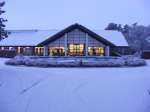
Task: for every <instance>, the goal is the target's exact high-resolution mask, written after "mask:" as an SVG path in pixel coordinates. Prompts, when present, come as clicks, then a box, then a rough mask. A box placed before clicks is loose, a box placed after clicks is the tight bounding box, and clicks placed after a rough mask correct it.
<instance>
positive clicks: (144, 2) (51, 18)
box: [4, 0, 150, 29]
mask: <svg viewBox="0 0 150 112" xmlns="http://www.w3.org/2000/svg"><path fill="white" fill-rule="evenodd" d="M5 1H6V5H5V7H4V10H6V11H7V12H6V14H5V16H6V17H7V19H8V23H7V28H8V29H62V28H64V27H66V26H68V25H71V24H73V23H80V24H82V25H85V26H87V27H89V28H91V29H104V28H105V26H107V24H108V23H110V22H116V23H121V24H126V23H127V24H132V23H134V22H138V23H139V24H144V25H148V24H150V13H149V12H150V8H149V6H150V1H149V0H5Z"/></svg>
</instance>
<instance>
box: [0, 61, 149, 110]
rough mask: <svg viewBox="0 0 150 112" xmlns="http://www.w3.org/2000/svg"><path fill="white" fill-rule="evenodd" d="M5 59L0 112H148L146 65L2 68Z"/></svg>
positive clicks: (0, 76)
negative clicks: (128, 66)
mask: <svg viewBox="0 0 150 112" xmlns="http://www.w3.org/2000/svg"><path fill="white" fill-rule="evenodd" d="M5 60H6V59H0V112H148V111H150V96H149V94H148V91H149V89H150V66H146V67H137V68H32V67H13V66H6V65H4V61H5ZM148 63H149V64H150V61H148Z"/></svg>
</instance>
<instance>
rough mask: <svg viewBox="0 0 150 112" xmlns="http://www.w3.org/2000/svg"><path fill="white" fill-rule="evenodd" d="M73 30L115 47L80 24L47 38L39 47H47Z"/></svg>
mask: <svg viewBox="0 0 150 112" xmlns="http://www.w3.org/2000/svg"><path fill="white" fill-rule="evenodd" d="M74 29H80V30H81V31H83V32H86V33H88V34H89V35H90V36H92V37H94V38H95V39H96V40H99V41H101V42H102V43H103V44H105V45H108V46H115V44H113V43H111V42H110V41H108V40H106V39H104V38H103V37H101V36H99V35H98V34H96V33H94V32H93V31H91V30H89V29H88V28H86V27H84V26H82V25H80V24H73V25H71V26H69V27H67V28H65V29H64V30H62V31H60V32H58V33H56V34H55V35H54V36H52V37H50V38H48V39H47V40H45V41H43V42H41V43H40V44H39V46H41V45H47V44H49V43H51V42H53V41H55V40H57V39H58V38H60V37H61V36H63V35H65V33H68V32H70V31H72V30H74Z"/></svg>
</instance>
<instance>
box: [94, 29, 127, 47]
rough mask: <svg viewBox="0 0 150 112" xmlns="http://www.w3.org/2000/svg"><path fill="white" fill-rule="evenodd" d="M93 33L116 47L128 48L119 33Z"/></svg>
mask: <svg viewBox="0 0 150 112" xmlns="http://www.w3.org/2000/svg"><path fill="white" fill-rule="evenodd" d="M94 32H95V33H96V34H98V35H100V36H101V37H103V38H104V39H106V40H108V41H110V42H111V43H113V44H115V45H116V46H128V42H127V40H126V39H125V37H124V36H123V34H122V33H121V32H118V31H111V30H94Z"/></svg>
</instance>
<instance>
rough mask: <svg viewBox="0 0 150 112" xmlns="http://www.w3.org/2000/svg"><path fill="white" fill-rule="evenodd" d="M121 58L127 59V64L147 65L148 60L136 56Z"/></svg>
mask: <svg viewBox="0 0 150 112" xmlns="http://www.w3.org/2000/svg"><path fill="white" fill-rule="evenodd" d="M121 59H124V60H125V66H145V65H146V61H145V60H144V59H141V58H139V57H135V56H132V55H131V56H122V57H121Z"/></svg>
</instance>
